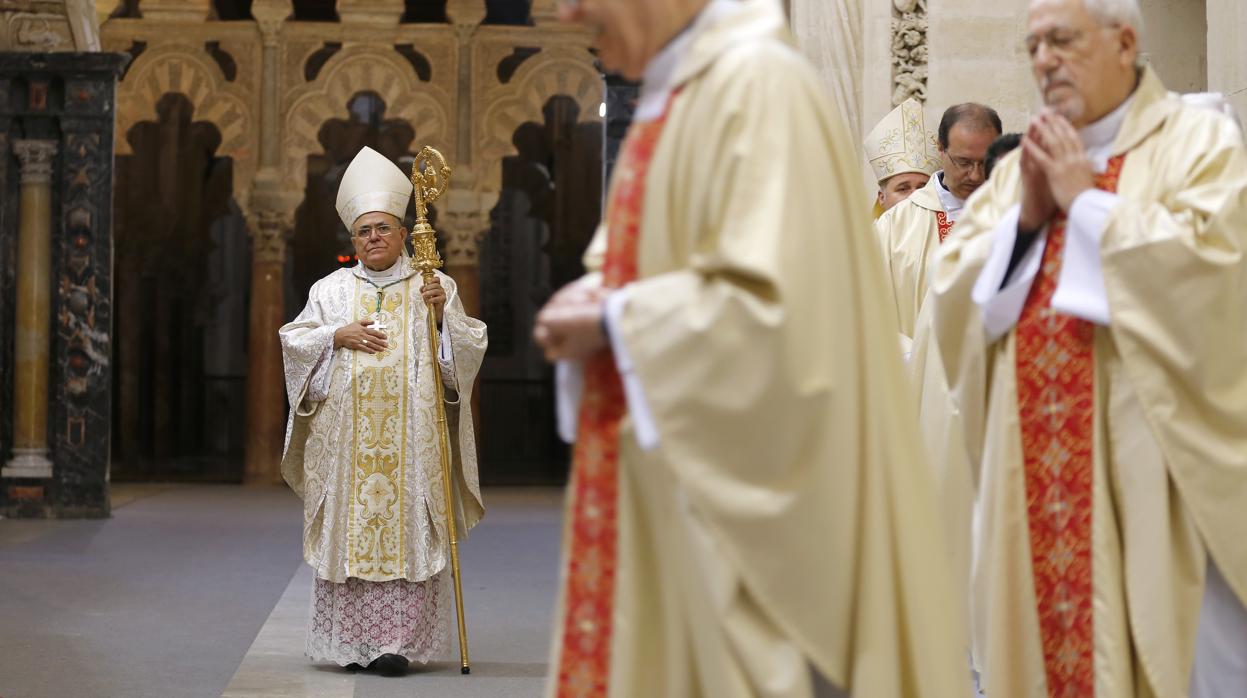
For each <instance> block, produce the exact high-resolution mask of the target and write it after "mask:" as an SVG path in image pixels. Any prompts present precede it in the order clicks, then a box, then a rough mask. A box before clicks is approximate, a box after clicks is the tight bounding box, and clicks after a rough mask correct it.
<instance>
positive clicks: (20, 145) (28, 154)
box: [13, 140, 60, 184]
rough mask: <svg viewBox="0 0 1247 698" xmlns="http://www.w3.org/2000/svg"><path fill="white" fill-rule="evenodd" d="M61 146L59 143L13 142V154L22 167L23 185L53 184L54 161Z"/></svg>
mask: <svg viewBox="0 0 1247 698" xmlns="http://www.w3.org/2000/svg"><path fill="white" fill-rule="evenodd" d="M59 145H60V144H59V143H58V142H57V141H35V140H15V141H13V152H14V153H16V154H17V160H18V162H20V163H21V166H22V167H21V172H22V184H51V182H52V161H53V159H54V158H55V157H56V151H57V148H58V147H59Z"/></svg>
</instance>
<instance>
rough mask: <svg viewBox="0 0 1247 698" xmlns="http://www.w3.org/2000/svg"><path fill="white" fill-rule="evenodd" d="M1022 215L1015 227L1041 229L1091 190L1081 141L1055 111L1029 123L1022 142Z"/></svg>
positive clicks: (1092, 179) (1091, 173)
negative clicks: (1058, 212) (1081, 195)
mask: <svg viewBox="0 0 1247 698" xmlns="http://www.w3.org/2000/svg"><path fill="white" fill-rule="evenodd" d="M1020 166H1021V172H1022V213H1021V217H1020V219H1019V221H1018V227H1019V228H1021V229H1022V230H1025V231H1035V230H1038V229H1040V228H1042V227H1043V226H1044V225H1045V224H1046V223H1047V222H1048V221H1049V220H1050V219H1051V218H1052V217H1053V216H1054V215H1055V214H1056V212H1057V210H1058V209H1059V210H1061V211H1063V212H1065V213H1069V210H1070V207H1071V206H1073V205H1074V200H1075V199H1077V198H1078V195H1079V194H1082V193H1083V192H1084V191H1087V190H1088V189H1091V188H1093V187H1094V186H1095V171H1094V170H1093V168H1092V166H1091V160H1090V158H1088V157H1087V151H1086V149H1085V148H1084V147H1083V144H1082V138H1080V137H1079V135H1078V132H1077V131H1075V130H1074V127H1073V126H1072V125H1070V122H1069V121H1068V120H1067V119H1066V118H1065V117H1064V116H1062V115H1061V114H1059V113H1057V112H1056V111H1055V110H1053V109H1051V108H1049V109H1045V110H1043V111H1042V112H1041V113H1040V114H1039V116H1036V117H1035V118H1034V119H1032V120H1031V123H1030V127H1029V128H1027V130H1026V136H1025V137H1024V138H1023V139H1022V156H1021V163H1020Z"/></svg>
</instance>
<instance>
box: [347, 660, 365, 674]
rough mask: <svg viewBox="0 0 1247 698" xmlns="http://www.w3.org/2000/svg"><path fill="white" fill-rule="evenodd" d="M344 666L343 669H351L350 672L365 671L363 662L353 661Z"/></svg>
mask: <svg viewBox="0 0 1247 698" xmlns="http://www.w3.org/2000/svg"><path fill="white" fill-rule="evenodd" d="M342 668H343V669H346V670H347V671H349V672H351V673H355V672H357V671H363V670H364V665H363V664H358V663H356V662H351V663H350V664H347V665H346V666H344V667H342Z"/></svg>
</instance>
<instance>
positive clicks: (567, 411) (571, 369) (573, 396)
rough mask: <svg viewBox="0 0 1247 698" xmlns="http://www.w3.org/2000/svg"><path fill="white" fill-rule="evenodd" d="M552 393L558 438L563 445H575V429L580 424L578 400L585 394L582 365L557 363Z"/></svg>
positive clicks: (564, 362)
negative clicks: (553, 394) (553, 395)
mask: <svg viewBox="0 0 1247 698" xmlns="http://www.w3.org/2000/svg"><path fill="white" fill-rule="evenodd" d="M554 391H555V401H554V406H555V417H556V419H557V421H558V427H559V438H560V439H562V440H563V442H564V443H569V444H573V443H576V429H577V427H578V426H579V424H580V398H581V396H583V395H584V392H585V366H584V364H582V363H581V362H579V361H559V362H558V363H556V364H554Z"/></svg>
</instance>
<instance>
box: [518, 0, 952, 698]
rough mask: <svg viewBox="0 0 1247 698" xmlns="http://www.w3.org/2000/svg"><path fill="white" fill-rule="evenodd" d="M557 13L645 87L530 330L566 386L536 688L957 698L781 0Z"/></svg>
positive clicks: (926, 523)
mask: <svg viewBox="0 0 1247 698" xmlns="http://www.w3.org/2000/svg"><path fill="white" fill-rule="evenodd" d="M564 12H565V14H566V15H567V17H568V18H569V19H574V20H579V21H584V22H587V23H590V24H591V25H593V26H596V27H597V28H598V29H599V31H600V35H599V39H598V46H599V49H600V51H601V56H602V60H603V62H604V63H605V64H606V66H607V67H608V68H610V69H613V70H618V71H620V72H622V73H623V74H624V75H626V76H628V77H630V78H637V79H643V81H644V86H643V88H642V94H641V98H640V102H639V104H638V106H637V114H636V121H635V123H634V124H633V126H632V129H631V131H630V133H629V135H628V138H627V141H626V143H625V145H624V146H623V150H622V152H621V158H620V161H619V164H618V167H617V169H616V171H615V174H614V181H613V182H612V187H611V193H610V199H609V204H608V207H607V212H606V220H605V223H604V225H603V226H602V228H601V229H600V230H599V231H598V234H597V237H596V239H595V241H594V243H593V244H592V245H591V247H590V250H589V252H588V253H587V255H586V266H587V267H588V268H589V270H590V273H589V274H588V275H587V276H585V277H584V278H583V279H581V280H579V281H577V282H575V283H573V284H571V285H570V286H568V287H566V288H564V289H562V290H560V291H559V292H558V293H557V294H556V295H555V297H554V298H553V299H551V301H550V303H549V304H548V305H547V306H546V308H545V309H543V311H542V312H541V314H540V316H539V317H538V325H537V327H536V329H535V337H536V339H537V341H538V342H539V343H540V344H541V345H542V346H543V348H544V349H545V351H546V355H547V357H549V358H550V359H554V360H561V361H563V362H564V363H562V364H561V365H560V374H561V379H562V385H561V389H563V390H564V391H565V392H564V394H565V395H571V394H574V393H576V392H577V390H576V388H577V387H580V388H582V392H581V398H580V399H579V401H578V405H579V407H578V409H577V408H576V407H574V406H570V405H568V404H567V403H566V402H564V403H563V407H564V408H566V409H565V412H564V415H563V416H564V417H569V418H568V419H564V420H561V421H563V426H564V427H566V429H565V430H564V434H565V436H569V437H574V439H575V452H574V466H573V473H572V480H571V484H570V493H569V503H568V512H567V516H568V520H567V528H566V537H565V550H564V556H565V568H564V571H563V585H562V591H561V595H560V604H559V615H558V620H557V627H556V633H555V647H554V652H553V665H552V677H551V684H550V689H551V694H552V695H555V696H613V697H616V698H631V697H633V696H681V697H684V696H689V697H696V696H709V697H714V698H735V697H737V696H740V697H745V696H775V697H785V698H789V697H791V698H805V697H807V696H813V695H825V696H830V695H840V693H839V690H844V691H847V692H849V693H851V694H853V695H857V696H949V697H953V696H956V697H958V698H960V697H962V696H965V695H968V692H969V681H968V672H967V671H966V657H965V642H964V639H963V634H962V633H961V632H960V631H961V625H960V624H959V623H958V622H957V618H956V614H955V612H954V611H953V604H952V603H951V600H952V598H953V597H952V592H951V584H950V582H949V579H948V571H947V569H946V567H945V566H946V564H947V561H946V559H945V555H944V552H943V549H944V542H943V540H942V535H941V527H940V525H939V523H938V518H937V515H936V509H935V503H934V500H933V494H932V486H931V476H930V473H929V472H928V470H927V466H926V464H925V462H924V461H923V459H922V457H921V454H920V448H919V446H918V444H917V441H916V439H911V438H905V437H904V435H905V434H909V433H911V432H913V431H914V430H915V427H914V417H913V410H912V407H911V406H909V404H908V403H907V401H906V400H905V399H904V395H905V390H906V388H905V385H904V381H905V376H904V373H903V371H902V370H901V364H900V358H899V356H898V351H897V349H896V333H897V328H896V324H895V321H894V320H893V318H892V317H891V315H881V314H880V313H878V312H873V311H871V310H869V308H868V306H869V303H868V302H867V301H868V300H873V299H877V298H880V297H885V296H886V294H887V289H886V286H885V281H884V277H883V270H882V265H881V264H880V261H879V258H878V246H877V245H876V244H875V243H874V241H873V240H871V238H870V235H869V232H868V231H869V221H868V219H867V215H866V212H865V211H864V210H862V206H861V202H862V197H863V194H864V191H863V190H862V188H861V185H860V181H861V180H860V175H859V169H858V163H859V156H858V154H857V152H856V149H855V148H854V147H853V146H852V143H851V142H850V140H849V138H848V135H847V133H845V131H844V129H843V127H842V126H841V125H840V124H839V123H837V122H836V121H835V120H834V118H833V117H832V113H833V110H832V109H831V107H830V104H829V103H828V101H827V99H826V97H825V96H824V92H823V88H822V86H821V85H820V84H819V81H818V78H817V77H816V75H815V74H814V71H813V70H812V68H811V67H810V66H809V65H808V64H807V63H806V62H805V60H804V59H803V58H802V57H801V55H800V54H799V53H798V52H797V50H796V49H795V48H794V47H793V45H792V40H791V38H790V36H789V34H788V31H787V29H786V28H785V21H784V15H783V11H782V9H781V8H780V6H779V3H778V2H777V1H776V0H714V1H713V2H707V0H583V1H582V2H580V3H578V4H577V5H575V6H566V7H565V8H564ZM577 412H578V414H577ZM577 417H578V418H577Z"/></svg>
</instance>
